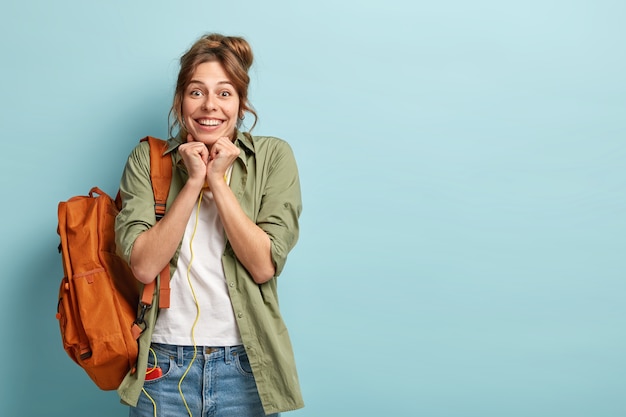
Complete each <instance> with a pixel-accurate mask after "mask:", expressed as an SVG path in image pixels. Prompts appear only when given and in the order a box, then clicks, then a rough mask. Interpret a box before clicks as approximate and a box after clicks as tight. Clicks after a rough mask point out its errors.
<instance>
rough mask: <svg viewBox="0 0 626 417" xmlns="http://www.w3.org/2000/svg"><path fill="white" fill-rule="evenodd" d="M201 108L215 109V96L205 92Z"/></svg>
mask: <svg viewBox="0 0 626 417" xmlns="http://www.w3.org/2000/svg"><path fill="white" fill-rule="evenodd" d="M202 109H203V110H215V97H213V95H212V94H207V95H206V96H205V98H204V101H203V102H202Z"/></svg>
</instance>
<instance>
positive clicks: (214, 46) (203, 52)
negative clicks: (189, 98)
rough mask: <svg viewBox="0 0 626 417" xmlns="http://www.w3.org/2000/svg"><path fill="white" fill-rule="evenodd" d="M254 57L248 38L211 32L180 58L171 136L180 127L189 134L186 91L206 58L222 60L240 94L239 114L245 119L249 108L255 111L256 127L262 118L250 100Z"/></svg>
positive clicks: (211, 60)
mask: <svg viewBox="0 0 626 417" xmlns="http://www.w3.org/2000/svg"><path fill="white" fill-rule="evenodd" d="M252 61H253V55H252V48H251V47H250V44H249V43H248V41H246V40H245V39H244V38H241V37H238V36H224V35H220V34H217V33H211V34H208V35H204V36H202V37H201V38H200V39H198V40H197V41H196V42H195V43H194V44H193V45H192V46H191V48H189V50H188V51H187V52H185V54H184V55H183V56H182V57H181V58H180V71H179V72H178V80H177V82H176V90H175V91H174V101H173V103H172V108H171V109H170V120H171V124H170V129H169V131H170V136H171V135H172V131H173V130H174V129H175V128H176V127H178V128H179V129H180V130H181V132H182V133H183V135H184V136H186V134H187V133H186V129H185V124H184V122H183V117H182V106H183V95H184V93H185V89H186V88H187V85H188V84H189V81H190V80H191V77H192V76H193V73H194V72H195V70H196V68H197V67H198V65H200V64H203V63H205V62H219V63H220V65H221V66H222V68H223V69H224V71H225V72H226V75H227V76H228V78H229V79H230V81H231V82H232V84H233V87H234V88H235V90H236V91H237V95H238V96H239V118H240V119H243V115H244V113H245V112H249V113H251V114H252V115H254V123H253V124H252V127H251V128H250V130H252V129H253V128H254V126H255V125H256V122H257V119H258V116H257V114H256V111H255V110H254V108H253V107H252V104H251V103H250V101H249V100H248V85H249V84H250V76H249V75H248V70H249V69H250V67H251V66H252Z"/></svg>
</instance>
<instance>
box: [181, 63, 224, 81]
mask: <svg viewBox="0 0 626 417" xmlns="http://www.w3.org/2000/svg"><path fill="white" fill-rule="evenodd" d="M191 83H200V84H206V85H214V84H225V83H226V84H232V81H231V80H230V78H229V77H228V74H227V73H226V71H224V67H222V64H220V63H219V62H217V61H210V62H203V63H202V64H198V66H197V67H196V69H195V70H194V72H193V74H191V79H190V80H189V84H191Z"/></svg>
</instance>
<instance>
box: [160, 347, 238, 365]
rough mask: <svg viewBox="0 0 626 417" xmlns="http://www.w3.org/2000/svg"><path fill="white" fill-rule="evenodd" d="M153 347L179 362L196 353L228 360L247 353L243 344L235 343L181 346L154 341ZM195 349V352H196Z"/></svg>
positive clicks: (197, 355)
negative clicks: (229, 344)
mask: <svg viewBox="0 0 626 417" xmlns="http://www.w3.org/2000/svg"><path fill="white" fill-rule="evenodd" d="M151 348H152V349H154V350H155V351H159V352H161V353H164V354H167V355H169V356H171V357H173V358H177V359H178V362H179V364H180V363H182V362H183V360H184V359H189V358H191V357H193V355H194V353H195V355H196V357H198V358H199V357H205V358H207V359H209V358H214V359H217V358H225V359H226V360H227V361H228V360H229V358H230V357H231V356H232V355H238V354H242V353H245V352H246V350H245V349H244V347H243V345H235V346H195V347H194V346H179V345H168V344H164V343H152V344H151ZM194 349H195V352H194Z"/></svg>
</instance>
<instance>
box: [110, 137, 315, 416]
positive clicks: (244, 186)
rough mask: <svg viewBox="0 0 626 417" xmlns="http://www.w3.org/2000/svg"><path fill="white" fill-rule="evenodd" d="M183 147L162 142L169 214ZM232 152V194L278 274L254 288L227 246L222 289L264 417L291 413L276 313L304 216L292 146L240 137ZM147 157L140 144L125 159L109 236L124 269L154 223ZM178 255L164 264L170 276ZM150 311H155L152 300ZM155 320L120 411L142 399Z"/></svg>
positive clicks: (179, 181) (296, 400)
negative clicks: (168, 162)
mask: <svg viewBox="0 0 626 417" xmlns="http://www.w3.org/2000/svg"><path fill="white" fill-rule="evenodd" d="M181 143H182V142H181V139H180V138H178V137H177V138H171V139H170V140H169V141H168V150H167V151H166V153H170V154H171V155H172V162H173V170H172V183H171V186H170V192H169V196H168V201H167V206H168V207H170V206H171V203H172V202H173V201H174V199H175V198H176V196H177V195H178V193H179V192H180V190H181V188H182V187H183V185H184V184H185V182H186V181H187V178H188V175H187V171H186V169H185V166H184V163H183V161H182V158H181V156H180V155H179V154H178V151H177V149H178V146H179V145H180V144H181ZM235 145H237V146H238V147H239V149H240V153H239V157H238V158H237V160H236V161H235V162H234V164H233V170H232V175H231V179H230V188H231V189H232V191H233V193H234V194H235V196H236V198H237V200H238V201H239V204H240V205H241V208H242V209H243V211H244V212H245V213H246V215H247V216H248V217H249V218H250V219H252V221H254V222H255V223H256V224H257V225H258V226H259V227H260V228H261V229H263V230H264V231H265V232H266V233H267V235H268V236H269V238H270V241H271V255H272V260H273V262H274V265H275V268H276V275H275V276H274V278H272V279H270V280H269V281H268V282H266V283H264V284H261V285H259V284H256V283H255V282H254V280H253V279H252V277H251V276H250V274H249V273H248V271H247V270H246V269H245V268H244V267H243V265H242V264H241V263H240V262H239V260H238V259H237V257H236V256H235V253H234V251H233V249H232V247H231V246H230V244H229V242H228V240H227V242H226V248H225V250H224V253H223V255H222V265H223V267H224V275H225V277H226V284H227V287H228V291H229V295H230V299H231V302H232V305H233V309H234V312H235V317H236V320H237V325H238V327H239V332H240V334H241V339H242V341H243V344H244V346H245V349H246V352H247V354H248V357H249V360H250V365H251V367H252V372H253V374H254V379H255V381H256V384H257V389H258V392H259V396H260V397H261V402H262V403H263V408H264V410H265V412H266V413H267V414H271V413H277V412H282V411H289V410H295V409H297V408H301V407H302V406H303V405H304V403H303V401H302V395H301V393H300V385H299V382H298V376H297V372H296V366H295V360H294V356H293V350H292V347H291V341H290V339H289V334H288V332H287V328H286V327H285V324H284V322H283V320H282V317H281V314H280V311H279V308H278V295H277V277H278V275H279V274H280V273H281V271H282V270H283V267H284V265H285V261H286V260H287V254H288V253H289V251H290V250H291V249H292V248H293V247H294V246H295V244H296V241H297V240H298V233H299V226H298V218H299V216H300V212H301V211H302V201H301V197H300V182H299V177H298V169H297V166H296V162H295V158H294V156H293V152H292V150H291V148H290V146H289V145H288V144H287V142H285V141H283V140H281V139H278V138H273V137H265V136H251V135H249V134H247V133H241V132H238V133H237V138H236V140H235ZM149 153H150V148H149V146H148V143H147V142H142V143H140V144H139V145H138V146H137V147H136V148H135V149H134V150H133V151H132V152H131V154H130V156H129V158H128V162H127V163H126V167H125V169H124V173H123V175H122V179H121V182H120V195H121V197H122V202H123V206H122V210H121V211H120V213H119V215H118V216H117V218H116V223H115V232H116V243H117V251H118V252H119V253H120V255H121V256H122V257H123V258H124V259H126V261H127V262H130V254H131V251H132V247H133V244H134V242H135V239H137V237H138V236H139V235H140V234H141V233H143V232H144V231H146V230H148V229H149V228H150V227H152V226H153V225H154V224H155V222H156V219H155V214H154V197H153V193H152V186H151V183H150V155H149ZM179 250H180V246H179ZM179 250H178V251H177V252H176V254H175V255H174V257H173V258H172V259H171V261H170V271H171V272H172V274H173V271H174V270H175V268H176V263H177V260H178V254H179ZM157 279H158V278H157ZM156 287H157V288H158V285H156ZM152 305H158V294H155V296H154V300H153V304H152ZM157 315H158V309H157V308H152V309H150V310H148V312H147V313H146V329H145V330H144V332H143V333H142V335H141V336H140V338H139V357H138V361H137V367H136V371H135V372H133V371H131V372H129V373H128V375H127V376H126V378H125V379H124V381H123V382H122V384H121V385H120V387H119V388H118V394H119V395H120V398H121V400H122V402H123V403H125V404H128V405H132V406H135V405H136V404H137V400H138V398H139V395H140V393H141V388H142V387H143V383H144V378H145V372H146V366H147V360H148V349H149V347H150V340H151V338H152V330H153V329H154V323H155V322H156V319H157Z"/></svg>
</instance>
